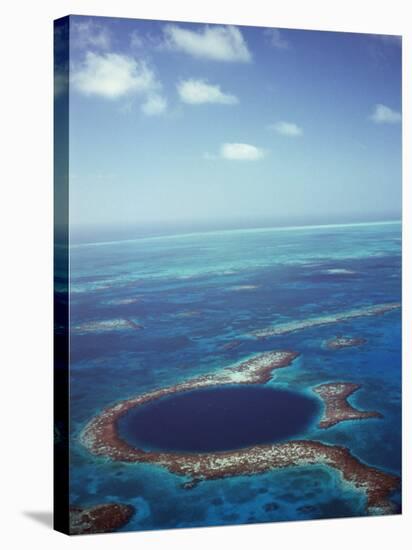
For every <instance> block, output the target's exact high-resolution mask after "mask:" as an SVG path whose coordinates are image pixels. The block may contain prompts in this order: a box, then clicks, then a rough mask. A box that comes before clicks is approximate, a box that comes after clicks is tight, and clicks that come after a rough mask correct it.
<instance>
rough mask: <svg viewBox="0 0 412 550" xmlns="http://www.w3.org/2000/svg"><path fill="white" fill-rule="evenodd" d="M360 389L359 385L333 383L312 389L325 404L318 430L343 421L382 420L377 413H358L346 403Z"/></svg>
mask: <svg viewBox="0 0 412 550" xmlns="http://www.w3.org/2000/svg"><path fill="white" fill-rule="evenodd" d="M360 387H361V386H359V384H350V383H347V382H334V383H332V384H321V385H320V386H317V387H316V388H313V391H314V392H315V393H317V394H318V395H319V397H320V398H321V399H322V400H323V402H324V404H325V410H324V413H323V417H322V419H321V421H320V422H319V428H330V427H331V426H335V424H339V422H343V421H345V420H362V419H365V418H382V415H381V413H379V412H376V411H359V410H358V409H355V407H352V405H351V404H350V403H349V402H348V397H349V396H350V395H352V394H353V393H354V392H355V391H357V390H358V389H359V388H360Z"/></svg>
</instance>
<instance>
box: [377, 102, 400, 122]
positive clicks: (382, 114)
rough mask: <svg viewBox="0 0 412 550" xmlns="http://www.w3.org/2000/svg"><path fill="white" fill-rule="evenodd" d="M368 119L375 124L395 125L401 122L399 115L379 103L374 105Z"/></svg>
mask: <svg viewBox="0 0 412 550" xmlns="http://www.w3.org/2000/svg"><path fill="white" fill-rule="evenodd" d="M370 118H371V120H372V121H373V122H375V123H376V124H397V123H399V122H401V121H402V115H401V113H398V111H394V110H393V109H391V108H390V107H387V106H386V105H382V104H381V103H378V104H377V105H375V110H374V111H373V113H372V115H371V116H370Z"/></svg>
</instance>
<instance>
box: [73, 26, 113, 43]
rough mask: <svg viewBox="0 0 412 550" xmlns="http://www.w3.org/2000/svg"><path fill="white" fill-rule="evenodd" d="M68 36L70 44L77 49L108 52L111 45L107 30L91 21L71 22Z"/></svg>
mask: <svg viewBox="0 0 412 550" xmlns="http://www.w3.org/2000/svg"><path fill="white" fill-rule="evenodd" d="M70 35H71V36H70V38H71V40H70V43H71V44H72V45H73V46H74V47H75V48H78V49H88V48H93V49H100V50H108V49H109V48H110V45H111V34H110V32H109V30H108V29H107V28H106V27H104V26H102V25H99V24H98V23H95V22H93V21H73V22H72V23H71V25H70Z"/></svg>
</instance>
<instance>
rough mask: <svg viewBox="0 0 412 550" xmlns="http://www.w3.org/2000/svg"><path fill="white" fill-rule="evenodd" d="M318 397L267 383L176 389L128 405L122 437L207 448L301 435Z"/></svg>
mask: <svg viewBox="0 0 412 550" xmlns="http://www.w3.org/2000/svg"><path fill="white" fill-rule="evenodd" d="M319 408H320V407H319V403H318V402H317V400H316V399H315V398H314V397H312V398H311V397H309V396H307V395H304V394H300V393H297V392H292V391H288V390H278V389H275V388H267V387H265V386H246V385H242V386H228V387H223V388H211V389H201V390H196V391H188V392H183V393H178V394H175V395H172V396H170V397H165V398H163V399H159V400H156V401H154V402H152V403H150V404H148V405H145V406H143V407H137V408H134V409H131V410H129V411H128V412H127V413H126V414H125V415H124V416H123V417H121V418H120V420H119V422H118V429H119V433H120V435H121V437H122V438H123V439H125V441H127V442H128V443H130V444H131V445H133V446H135V447H138V448H141V449H144V450H159V451H183V452H191V451H193V452H207V451H226V450H233V449H241V448H242V447H243V448H244V447H249V446H251V445H255V444H261V443H275V442H278V441H282V440H284V439H286V438H291V437H292V436H298V435H299V434H302V433H303V432H304V430H305V428H307V426H308V425H309V423H310V422H311V421H313V419H314V418H315V417H316V413H317V412H318V411H319Z"/></svg>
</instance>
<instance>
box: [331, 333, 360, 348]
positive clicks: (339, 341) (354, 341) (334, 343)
mask: <svg viewBox="0 0 412 550" xmlns="http://www.w3.org/2000/svg"><path fill="white" fill-rule="evenodd" d="M366 342H367V340H366V338H350V337H349V336H336V337H335V338H332V339H330V340H328V341H327V342H326V343H325V346H326V348H327V349H331V350H337V349H344V348H352V347H358V346H363V345H364V344H366Z"/></svg>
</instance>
